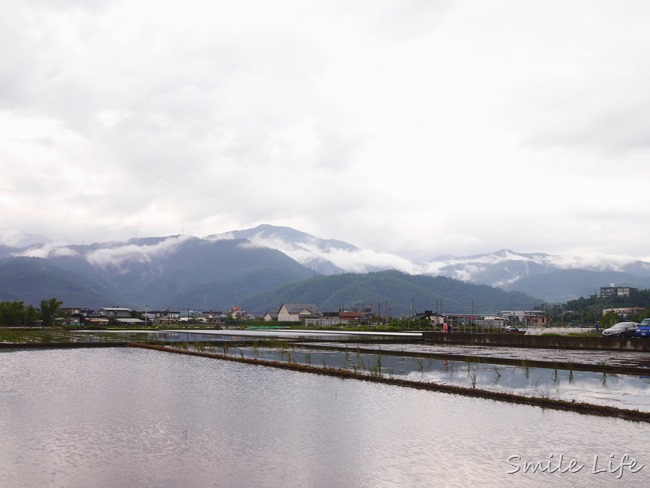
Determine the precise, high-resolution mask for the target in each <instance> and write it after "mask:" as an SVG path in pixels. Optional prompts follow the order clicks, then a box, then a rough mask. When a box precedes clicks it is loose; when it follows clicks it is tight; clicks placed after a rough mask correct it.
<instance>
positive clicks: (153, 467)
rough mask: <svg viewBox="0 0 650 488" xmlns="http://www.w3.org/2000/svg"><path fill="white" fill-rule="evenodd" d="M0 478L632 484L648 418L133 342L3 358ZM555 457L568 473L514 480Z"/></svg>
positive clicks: (0, 482) (641, 476)
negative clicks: (625, 465) (626, 459)
mask: <svg viewBox="0 0 650 488" xmlns="http://www.w3.org/2000/svg"><path fill="white" fill-rule="evenodd" d="M0 382H1V385H2V393H1V394H0V436H1V438H2V443H0V486H7V487H12V488H13V487H35V486H39V487H40V486H48V487H71V486H84V487H114V486H138V487H140V486H150V487H172V486H173V487H175V486H184V487H210V486H214V487H251V486H256V487H258V486H259V487H285V486H296V487H317V488H321V487H333V488H334V487H336V488H340V487H345V486H354V487H397V486H399V487H403V486H408V487H431V486H435V485H439V486H451V487H454V486H458V487H461V486H462V487H466V486H478V485H482V486H522V485H525V486H533V487H535V486H569V485H570V486H612V485H613V484H614V483H615V486H644V485H647V483H648V482H649V481H650V467H644V468H643V469H642V470H640V471H639V472H637V473H630V472H625V473H624V475H623V477H622V478H621V479H620V480H616V479H615V476H614V475H612V474H609V473H599V474H594V473H592V472H591V467H590V462H591V461H592V459H593V457H594V455H599V456H600V457H601V458H602V459H608V456H609V455H610V454H612V453H614V454H616V456H619V455H622V454H629V455H630V456H633V457H634V458H636V459H638V460H639V462H642V463H646V464H648V463H650V444H649V443H648V442H647V439H648V434H650V428H649V426H648V424H644V423H634V422H628V421H623V420H618V419H610V418H600V417H591V416H585V415H579V414H575V413H565V412H557V411H549V410H542V409H540V408H535V407H527V406H519V405H510V404H504V403H499V402H494V401H488V400H482V399H475V398H466V397H460V396H455V395H448V394H440V393H434V392H427V391H416V390H411V389H408V388H399V387H394V386H387V385H378V384H372V383H366V382H359V381H352V380H340V379H336V378H329V377H321V376H317V375H309V374H302V373H297V372H292V371H283V370H277V369H273V368H265V367H259V366H251V365H245V364H236V363H229V362H225V361H219V360H214V359H207V358H198V357H188V356H178V355H171V354H166V353H162V352H156V351H145V350H138V349H130V348H129V349H92V350H91V349H83V350H51V351H37V350H34V351H12V352H3V353H0ZM550 454H554V455H555V456H556V457H557V456H559V455H560V454H564V455H565V456H566V457H571V458H576V459H578V460H580V461H581V462H582V463H585V464H587V465H589V466H587V467H585V468H584V469H583V470H582V471H580V472H579V473H575V474H572V473H557V472H556V473H539V472H538V473H521V472H518V473H514V474H508V472H509V471H512V470H513V469H514V468H513V466H512V464H510V463H508V458H509V457H510V456H512V455H518V456H521V457H522V459H527V460H548V456H549V455H550Z"/></svg>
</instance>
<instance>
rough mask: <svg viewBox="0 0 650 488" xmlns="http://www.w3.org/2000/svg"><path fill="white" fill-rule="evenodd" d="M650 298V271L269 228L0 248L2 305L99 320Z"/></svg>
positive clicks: (644, 266) (489, 308)
mask: <svg viewBox="0 0 650 488" xmlns="http://www.w3.org/2000/svg"><path fill="white" fill-rule="evenodd" d="M610 283H616V284H617V285H621V286H633V287H637V288H650V264H649V263H645V262H642V261H635V262H628V263H623V264H621V263H615V262H606V261H600V262H596V263H586V262H576V261H575V260H571V259H569V258H567V257H561V256H553V255H548V254H542V253H536V254H524V253H517V252H514V251H510V250H500V251H497V252H494V253H490V254H481V255H475V256H467V257H434V258H431V259H429V260H422V261H412V260H409V259H407V258H405V257H402V256H398V255H395V254H390V253H379V252H374V251H372V250H367V249H360V248H358V247H356V246H354V245H352V244H349V243H346V242H343V241H338V240H330V239H321V238H318V237H315V236H312V235H310V234H307V233H304V232H301V231H299V230H296V229H292V228H289V227H278V226H271V225H261V226H258V227H255V228H252V229H244V230H235V231H232V232H228V233H223V234H214V235H210V236H207V237H203V238H198V237H192V236H187V235H177V236H167V237H151V238H139V239H137V238H136V239H131V240H129V241H126V242H104V243H93V244H89V245H56V244H52V243H48V244H37V245H32V246H28V247H24V248H14V247H8V246H0V301H7V300H20V301H24V302H25V303H28V304H38V303H39V302H40V300H43V299H49V298H52V297H56V298H58V299H60V300H62V301H63V302H64V305H66V306H84V307H89V308H96V307H102V306H111V305H122V306H130V307H135V308H140V309H142V308H144V307H145V306H147V307H149V309H153V308H177V309H178V308H194V309H203V310H207V309H228V308H230V307H231V306H234V305H242V306H244V307H246V308H247V309H248V310H249V311H253V312H256V313H264V312H265V311H266V310H268V309H270V308H274V307H278V306H279V305H280V304H281V303H316V304H317V305H319V307H321V308H323V307H324V308H323V309H333V310H338V308H339V307H340V306H350V305H353V304H356V303H368V304H371V305H378V304H379V303H382V302H386V301H390V302H392V304H389V305H388V306H389V307H390V308H391V309H392V310H393V313H394V314H406V315H408V314H409V313H410V312H412V311H414V309H417V311H422V310H423V309H435V308H436V307H437V306H439V304H441V303H443V304H444V308H445V311H446V312H450V313H451V312H469V311H470V310H474V311H482V312H494V311H495V310H496V309H521V308H530V307H532V306H534V305H535V304H539V303H541V302H542V301H544V302H550V303H557V302H565V301H567V300H570V299H573V298H577V297H580V296H588V295H592V294H594V293H596V292H597V291H598V288H599V287H600V286H608V285H609V284H610Z"/></svg>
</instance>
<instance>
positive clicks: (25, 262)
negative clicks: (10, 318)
mask: <svg viewBox="0 0 650 488" xmlns="http://www.w3.org/2000/svg"><path fill="white" fill-rule="evenodd" d="M50 298H57V299H58V300H61V301H63V302H64V304H69V305H76V304H80V305H81V306H84V307H90V308H98V307H106V306H111V305H113V304H114V303H117V302H116V301H115V298H114V297H113V296H112V295H111V291H110V290H108V289H107V288H105V287H103V286H102V285H101V284H100V283H97V282H95V281H93V280H91V279H88V278H86V277H84V276H79V275H76V274H74V273H71V272H69V271H67V270H65V269H63V268H61V267H59V266H58V265H56V264H54V263H52V262H51V261H48V260H46V259H42V258H21V257H10V258H4V259H0V301H3V302H4V301H7V302H13V301H19V302H24V303H25V304H26V305H34V306H38V305H39V304H40V302H41V300H49V299H50Z"/></svg>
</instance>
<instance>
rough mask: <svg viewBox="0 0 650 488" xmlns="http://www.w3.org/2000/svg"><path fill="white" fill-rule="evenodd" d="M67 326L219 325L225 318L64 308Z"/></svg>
mask: <svg viewBox="0 0 650 488" xmlns="http://www.w3.org/2000/svg"><path fill="white" fill-rule="evenodd" d="M61 312H62V314H63V315H64V318H65V324H66V325H73V326H85V327H105V326H107V325H124V326H129V327H139V326H153V325H156V326H158V325H166V324H177V323H179V322H190V321H191V322H193V323H205V324H211V323H212V324H219V323H221V321H222V319H223V318H225V315H224V314H223V312H215V311H212V310H211V311H209V312H196V311H193V310H186V311H185V310H184V311H179V310H170V309H165V310H145V311H144V312H143V311H138V310H132V309H130V308H124V307H104V308H100V309H97V310H92V309H88V308H62V309H61Z"/></svg>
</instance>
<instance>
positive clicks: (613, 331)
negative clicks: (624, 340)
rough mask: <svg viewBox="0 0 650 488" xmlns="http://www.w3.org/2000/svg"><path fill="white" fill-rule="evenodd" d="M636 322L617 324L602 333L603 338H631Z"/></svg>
mask: <svg viewBox="0 0 650 488" xmlns="http://www.w3.org/2000/svg"><path fill="white" fill-rule="evenodd" d="M638 325H639V324H638V322H619V323H618V324H614V325H612V326H611V327H610V328H609V329H605V330H604V331H603V335H604V336H610V337H611V336H615V337H616V336H618V337H633V336H634V335H635V334H636V328H637V326H638Z"/></svg>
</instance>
